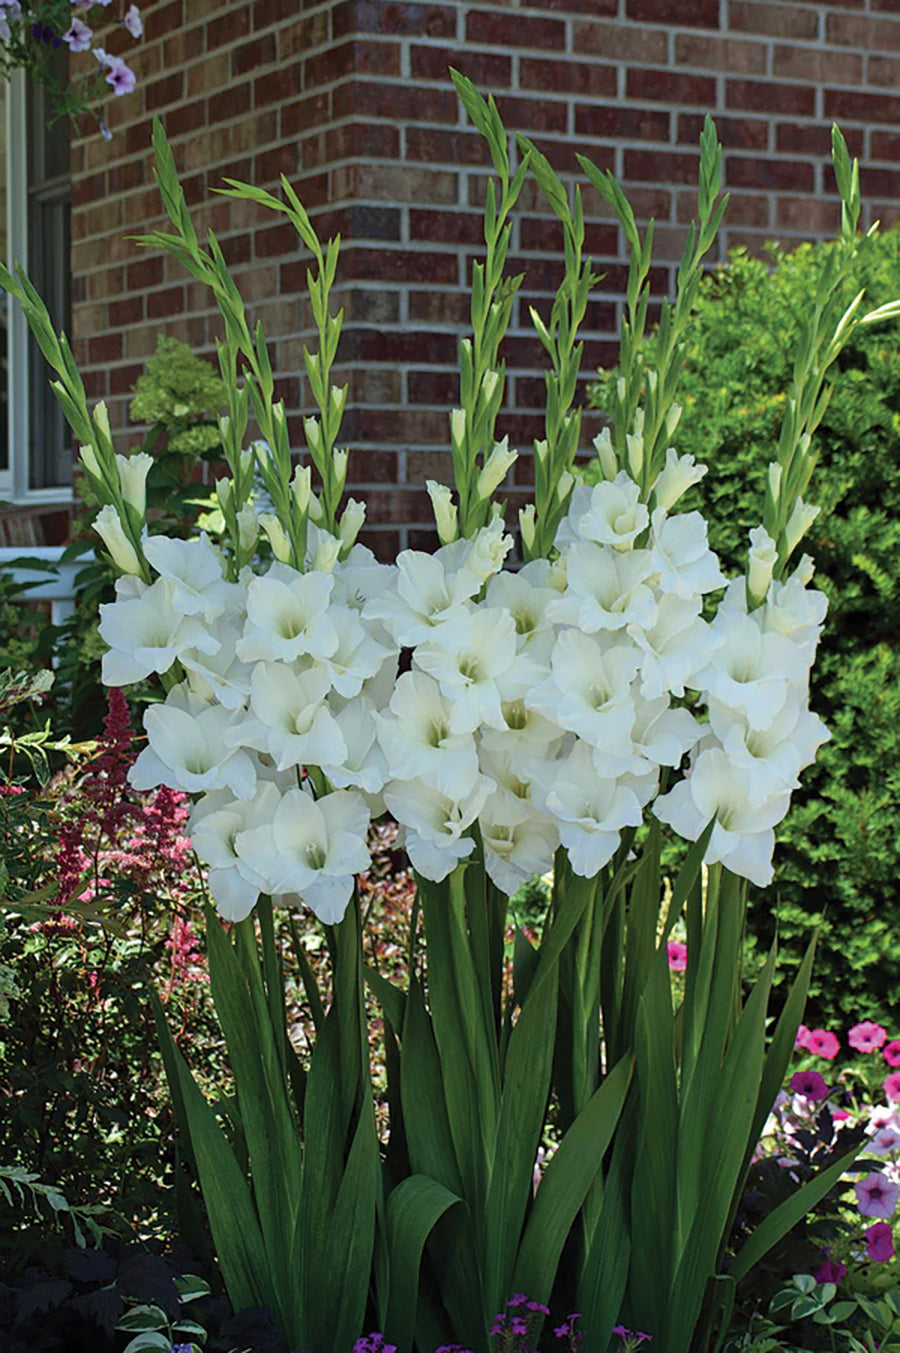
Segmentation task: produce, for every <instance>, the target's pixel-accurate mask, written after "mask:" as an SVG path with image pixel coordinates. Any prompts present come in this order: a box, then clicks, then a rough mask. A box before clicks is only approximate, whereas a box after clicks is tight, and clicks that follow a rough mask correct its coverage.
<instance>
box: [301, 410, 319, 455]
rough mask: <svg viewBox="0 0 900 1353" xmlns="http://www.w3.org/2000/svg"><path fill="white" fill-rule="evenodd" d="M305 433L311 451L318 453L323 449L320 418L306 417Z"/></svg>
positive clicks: (304, 421)
mask: <svg viewBox="0 0 900 1353" xmlns="http://www.w3.org/2000/svg"><path fill="white" fill-rule="evenodd" d="M303 435H304V436H305V437H306V445H307V446H308V447H309V449H310V451H313V452H315V453H316V454H317V455H318V454H319V453H320V452H321V450H322V429H321V428H320V427H319V420H318V418H304V420H303Z"/></svg>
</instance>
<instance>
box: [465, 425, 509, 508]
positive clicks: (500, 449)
mask: <svg viewBox="0 0 900 1353" xmlns="http://www.w3.org/2000/svg"><path fill="white" fill-rule="evenodd" d="M518 454H519V453H518V451H510V449H509V438H508V437H504V438H503V441H502V442H495V443H494V449H493V451H492V452H491V454H490V455H489V456H488V458H487V460H486V461H485V463H484V465H483V466H482V468H481V473H480V474H479V476H478V480H477V482H476V484H475V496H476V498H477V499H478V500H479V502H482V503H483V502H484V501H485V500H486V499H487V498H490V497H492V496H493V493H494V490H495V489H497V488H499V486H500V485H501V484H502V483H503V481H504V479H505V478H506V475H507V472H508V471H509V467H510V466H511V465H512V464H513V463H514V462H515V460H516V458H517V456H518Z"/></svg>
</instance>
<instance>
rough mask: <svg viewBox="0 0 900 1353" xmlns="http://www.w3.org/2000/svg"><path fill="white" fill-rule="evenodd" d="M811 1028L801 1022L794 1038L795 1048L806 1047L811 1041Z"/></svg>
mask: <svg viewBox="0 0 900 1353" xmlns="http://www.w3.org/2000/svg"><path fill="white" fill-rule="evenodd" d="M809 1032H810V1031H809V1029H808V1028H807V1027H806V1025H805V1024H801V1025H800V1028H799V1029H798V1030H797V1037H796V1038H795V1039H794V1047H795V1048H806V1047H807V1045H808V1043H809Z"/></svg>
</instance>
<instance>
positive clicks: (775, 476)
mask: <svg viewBox="0 0 900 1353" xmlns="http://www.w3.org/2000/svg"><path fill="white" fill-rule="evenodd" d="M781 476H782V469H781V466H780V465H779V463H778V461H777V460H773V461H770V462H769V492H770V493H771V495H772V502H773V503H777V502H778V495H779V493H780V492H781Z"/></svg>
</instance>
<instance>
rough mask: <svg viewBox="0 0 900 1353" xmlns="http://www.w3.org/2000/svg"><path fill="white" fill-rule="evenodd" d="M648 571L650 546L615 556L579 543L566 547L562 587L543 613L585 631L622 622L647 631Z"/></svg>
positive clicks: (652, 607) (650, 609) (652, 609)
mask: <svg viewBox="0 0 900 1353" xmlns="http://www.w3.org/2000/svg"><path fill="white" fill-rule="evenodd" d="M650 573H651V568H650V552H649V550H630V551H629V552H628V553H627V554H620V553H619V552H618V551H616V550H611V549H608V548H604V547H603V546H601V545H593V544H591V543H589V542H585V541H582V542H579V543H578V544H576V545H573V546H572V548H571V549H569V550H567V551H566V578H567V587H566V591H565V592H564V593H563V595H562V596H561V597H558V598H557V599H556V600H555V601H553V602H551V603H550V605H549V606H548V615H549V616H550V617H551V618H552V619H553V620H555V621H557V622H559V623H561V624H567V625H575V626H577V628H578V629H580V630H583V631H584V632H585V633H586V634H595V633H596V632H597V631H598V630H617V629H624V627H625V626H626V625H638V626H640V627H641V628H642V629H647V628H649V627H650V626H651V625H652V624H653V621H654V618H655V616H656V599H655V597H654V595H653V592H652V591H651V589H650V588H649V587H648V586H646V583H647V579H648V578H649V576H650Z"/></svg>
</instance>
